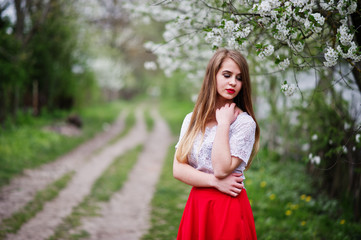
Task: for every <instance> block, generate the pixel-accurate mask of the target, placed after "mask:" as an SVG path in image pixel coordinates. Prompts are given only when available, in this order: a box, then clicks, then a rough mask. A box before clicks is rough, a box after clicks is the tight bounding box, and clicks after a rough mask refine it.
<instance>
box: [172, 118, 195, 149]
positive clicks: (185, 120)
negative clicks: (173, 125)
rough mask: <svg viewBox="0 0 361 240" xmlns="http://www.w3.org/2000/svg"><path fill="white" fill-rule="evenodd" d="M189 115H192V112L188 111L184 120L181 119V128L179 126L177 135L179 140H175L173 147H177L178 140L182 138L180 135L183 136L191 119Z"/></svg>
mask: <svg viewBox="0 0 361 240" xmlns="http://www.w3.org/2000/svg"><path fill="white" fill-rule="evenodd" d="M191 117H192V113H188V114H187V115H186V116H185V118H184V120H183V123H182V128H181V132H180V135H179V140H178V142H177V144H176V145H175V148H177V147H178V144H179V142H180V140H181V139H182V137H183V136H184V134H185V133H186V131H187V129H188V126H189V123H190V121H191Z"/></svg>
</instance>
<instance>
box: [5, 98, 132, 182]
mask: <svg viewBox="0 0 361 240" xmlns="http://www.w3.org/2000/svg"><path fill="white" fill-rule="evenodd" d="M125 104H126V103H125V102H120V101H117V102H113V103H107V104H102V105H98V106H92V107H87V108H84V109H81V110H78V111H75V110H74V111H72V112H64V111H63V112H55V113H52V114H51V115H50V114H43V116H41V117H36V118H35V117H32V116H30V115H24V116H21V117H19V118H18V119H17V121H16V122H13V123H7V124H5V128H1V129H0V166H1V168H0V187H1V186H3V185H5V184H7V183H9V181H10V180H11V178H13V177H14V176H15V175H18V174H20V173H21V172H22V171H23V169H27V168H35V167H38V166H40V165H42V164H44V163H47V162H50V161H53V160H55V159H56V158H57V157H59V156H61V155H63V154H64V153H66V152H68V151H70V150H71V149H73V148H75V147H76V146H78V145H79V144H81V143H83V142H84V141H86V140H88V139H89V138H91V137H93V136H94V135H95V134H96V133H97V132H99V131H102V129H103V126H105V125H106V124H108V123H111V122H113V121H114V120H115V118H116V117H117V116H118V115H119V112H120V111H121V109H123V108H124V106H125ZM69 114H78V115H79V116H80V117H81V118H82V120H83V129H82V131H83V133H82V134H81V135H80V136H77V137H68V136H63V135H60V134H57V133H54V132H50V131H45V130H43V127H44V126H47V125H51V124H54V123H58V122H61V121H63V120H64V119H65V118H66V116H68V115H69Z"/></svg>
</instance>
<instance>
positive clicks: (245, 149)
mask: <svg viewBox="0 0 361 240" xmlns="http://www.w3.org/2000/svg"><path fill="white" fill-rule="evenodd" d="M255 132H256V123H255V122H254V120H253V119H252V117H251V116H249V115H246V117H242V118H240V119H237V120H236V121H235V122H234V124H233V126H232V128H231V131H230V139H229V145H230V150H231V156H234V157H238V158H240V159H241V160H242V161H244V162H245V163H246V164H247V163H248V160H249V157H250V156H251V153H252V149H253V144H254V141H255Z"/></svg>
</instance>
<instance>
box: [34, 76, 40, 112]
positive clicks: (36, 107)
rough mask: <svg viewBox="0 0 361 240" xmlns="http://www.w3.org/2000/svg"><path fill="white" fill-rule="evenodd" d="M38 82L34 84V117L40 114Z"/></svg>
mask: <svg viewBox="0 0 361 240" xmlns="http://www.w3.org/2000/svg"><path fill="white" fill-rule="evenodd" d="M38 85H39V84H38V81H37V80H34V82H33V115H34V116H37V115H38V114H39V86H38Z"/></svg>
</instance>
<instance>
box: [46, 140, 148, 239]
mask: <svg viewBox="0 0 361 240" xmlns="http://www.w3.org/2000/svg"><path fill="white" fill-rule="evenodd" d="M142 149H143V146H142V145H140V146H137V147H135V148H133V149H132V150H129V151H128V152H126V153H125V154H123V155H122V156H120V157H118V158H117V159H115V160H114V162H113V163H112V164H111V165H110V166H109V167H108V168H107V170H105V171H104V172H103V174H102V175H101V177H99V178H98V179H97V181H96V182H95V183H94V185H93V187H92V190H91V193H90V194H89V195H88V196H87V197H86V198H85V199H84V200H83V201H82V202H81V203H80V204H79V205H78V206H76V207H75V208H74V209H73V212H72V214H71V215H70V216H68V217H66V218H65V220H64V221H63V223H62V224H60V225H59V226H58V227H57V229H56V230H55V233H54V235H53V236H51V237H50V238H49V239H52V240H53V239H82V238H84V237H88V236H89V234H88V233H87V232H85V231H81V230H79V229H78V227H80V226H81V219H82V218H83V217H91V216H98V215H99V213H98V210H99V206H98V203H100V202H107V201H109V199H110V198H111V196H112V195H113V193H115V192H117V191H119V190H120V189H121V188H122V186H123V184H124V182H125V181H126V180H127V178H128V173H129V172H130V170H131V169H132V168H133V166H134V164H135V163H136V161H137V159H138V155H139V153H140V152H141V151H142Z"/></svg>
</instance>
